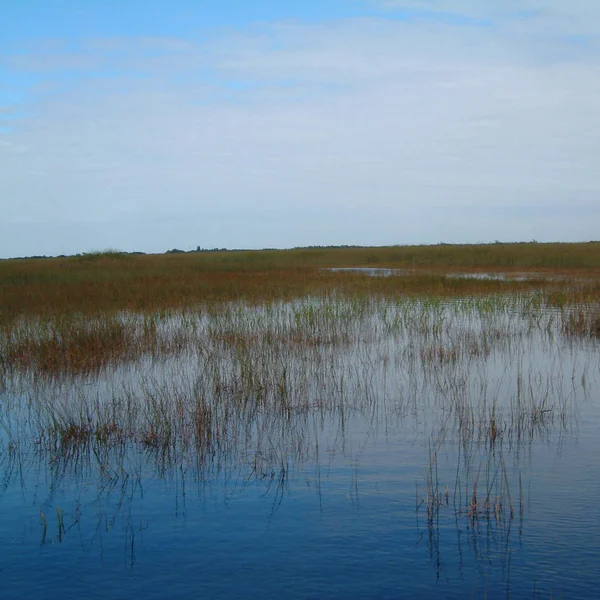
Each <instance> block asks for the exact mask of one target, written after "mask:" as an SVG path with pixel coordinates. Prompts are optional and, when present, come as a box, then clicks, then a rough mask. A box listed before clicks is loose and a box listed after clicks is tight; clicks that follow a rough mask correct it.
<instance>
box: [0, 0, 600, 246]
mask: <svg viewBox="0 0 600 600" xmlns="http://www.w3.org/2000/svg"><path fill="white" fill-rule="evenodd" d="M599 32H600V2H598V0H571V1H570V2H566V0H503V1H502V2H499V1H497V0H302V1H300V0H286V1H285V2H284V1H283V0H279V1H275V0H253V1H252V2H249V1H248V0H218V1H217V0H179V1H174V0H171V1H167V0H128V1H127V2H123V1H122V0H119V1H117V0H20V1H19V2H9V1H8V0H5V2H3V7H2V24H1V25H0V215H1V216H0V257H2V258H7V257H13V256H30V255H58V254H75V253H79V252H87V251H93V250H103V249H108V248H111V249H119V250H123V251H143V252H164V251H165V250H168V249H171V248H179V249H182V250H190V249H195V248H197V247H198V246H200V247H202V248H213V247H227V248H265V247H272V248H273V247H275V248H289V247H294V246H307V245H342V244H351V245H354V244H358V245H375V246H383V245H393V244H434V243H440V242H445V243H478V242H494V241H506V242H511V241H530V240H537V241H588V240H592V239H600V233H599V232H600V33H599Z"/></svg>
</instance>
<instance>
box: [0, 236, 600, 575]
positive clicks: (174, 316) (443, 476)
mask: <svg viewBox="0 0 600 600" xmlns="http://www.w3.org/2000/svg"><path fill="white" fill-rule="evenodd" d="M597 250H598V249H597V248H596V245H576V247H573V248H571V247H567V246H560V247H558V246H557V247H556V248H555V247H552V248H550V247H542V245H535V244H533V245H518V246H515V247H506V248H504V247H498V248H495V247H490V248H487V247H485V248H483V247H452V248H448V247H445V246H444V247H441V246H440V247H433V248H431V249H423V248H421V249H419V248H404V249H402V248H395V249H368V250H367V249H343V250H331V251H329V250H322V249H314V250H295V251H288V252H272V253H270V252H259V253H244V252H240V253H214V254H213V253H211V254H210V255H209V256H206V255H201V253H199V254H194V255H183V256H181V255H169V256H160V257H148V256H130V255H125V256H121V255H120V254H118V255H114V254H113V253H106V252H104V253H98V254H94V255H93V256H82V257H76V258H72V259H60V260H58V259H57V260H46V261H33V260H32V261H8V262H4V263H0V282H1V288H0V293H1V294H2V305H1V306H2V309H1V310H2V313H1V316H0V392H2V394H3V401H2V403H0V462H1V463H2V464H3V465H5V470H6V472H7V473H18V472H19V469H21V470H22V469H23V468H24V466H23V465H27V463H28V461H29V463H30V464H31V463H34V462H35V460H38V461H40V462H45V464H46V465H47V466H48V469H49V472H50V473H51V476H50V477H51V479H52V481H53V484H54V483H56V485H58V484H59V483H60V481H62V480H63V479H65V478H68V477H75V476H77V474H79V477H80V478H81V473H89V472H94V473H95V472H97V473H98V479H99V481H101V484H102V486H104V487H103V490H109V491H110V490H112V489H113V488H114V489H117V488H118V486H119V485H121V484H123V485H124V483H123V482H124V480H125V479H126V477H130V476H131V477H132V478H133V476H132V475H130V471H131V468H130V467H129V466H128V465H130V464H131V462H132V461H133V460H134V458H133V457H140V456H142V457H143V458H144V460H147V461H148V462H150V463H151V464H152V465H153V466H154V468H155V470H156V472H157V473H158V474H159V476H161V477H169V476H172V474H173V473H176V472H178V469H183V468H186V469H189V470H190V472H192V473H194V475H193V478H194V480H195V481H196V482H197V483H198V485H199V486H200V485H210V482H211V481H213V482H214V481H216V480H218V479H219V477H222V479H223V480H226V481H228V482H229V481H235V482H236V485H239V486H241V487H243V486H245V485H251V484H252V483H256V484H257V485H260V486H263V488H262V489H263V490H265V493H271V494H272V495H273V497H274V507H276V506H277V503H280V502H281V500H282V498H283V495H284V494H285V491H286V486H287V482H288V481H289V478H290V477H292V476H293V475H294V473H298V472H303V471H302V470H303V469H305V468H306V465H314V464H316V465H319V460H320V457H322V456H326V457H327V458H328V460H330V461H331V460H333V457H335V456H340V455H342V456H345V455H348V456H350V455H356V454H358V453H359V450H360V448H359V444H360V443H363V442H362V440H361V441H360V442H357V441H356V438H357V434H356V431H360V432H362V433H365V432H366V434H365V435H366V436H367V437H368V438H369V439H376V438H377V437H378V435H379V434H381V435H382V436H384V435H385V437H386V439H387V436H388V431H394V430H400V429H401V428H403V427H405V426H407V427H413V428H414V430H415V431H418V432H419V433H418V434H415V435H416V436H417V439H416V443H415V446H416V447H419V446H422V447H423V448H425V451H424V454H425V456H424V457H423V460H424V464H425V467H424V475H423V478H424V479H423V481H421V482H420V483H419V485H418V486H417V488H416V502H417V514H418V518H421V515H422V514H424V515H425V522H426V527H425V531H426V534H427V539H428V540H429V549H430V554H431V556H432V558H434V559H435V561H436V563H437V564H438V565H439V564H441V559H440V556H439V553H440V547H441V544H440V539H441V537H440V536H441V535H442V534H441V532H442V531H443V528H444V526H446V525H447V522H445V520H446V521H448V520H449V521H450V522H451V523H452V522H454V523H456V528H457V531H459V530H460V531H461V532H462V531H463V530H465V531H466V532H467V537H468V538H469V539H470V541H471V544H470V545H471V547H472V548H474V549H475V551H476V552H477V553H479V555H480V557H481V559H482V560H488V559H489V556H490V553H491V550H490V548H491V546H494V547H496V548H502V547H505V548H506V547H508V545H509V544H508V540H509V538H510V536H511V535H513V533H512V531H513V529H512V524H513V523H515V522H517V521H522V519H523V512H524V507H525V505H526V503H525V502H524V500H523V492H522V483H521V473H520V472H518V471H517V470H515V468H512V467H511V466H510V465H511V461H510V460H509V458H511V459H512V458H513V457H515V456H518V455H519V453H520V452H524V450H527V451H529V449H530V448H531V447H532V445H533V444H534V442H536V441H538V440H546V439H549V438H550V436H557V435H560V433H561V432H563V431H565V430H566V429H567V428H569V427H571V426H572V425H573V423H574V422H576V420H577V412H578V407H579V405H580V404H581V403H582V402H583V401H585V399H586V398H587V396H588V394H589V393H590V390H592V391H593V390H594V387H593V385H594V383H595V382H594V381H593V380H594V373H595V372H597V358H594V357H595V356H596V355H595V354H594V349H595V348H596V344H597V341H598V338H599V337H600V336H599V332H598V328H599V327H600V325H599V321H598V309H597V306H598V299H599V298H600V284H599V283H598V281H597V280H596V279H593V278H592V277H591V274H590V272H589V271H586V269H590V268H592V267H593V266H594V265H595V264H596V263H595V262H594V261H595V260H596V258H597V255H596V253H597ZM562 251H566V252H567V256H566V257H563V258H562V259H560V252H562ZM490 252H496V254H490ZM598 255H600V252H598ZM493 257H496V258H493ZM444 261H445V262H444ZM494 261H496V262H494ZM552 261H554V264H553V265H552V264H550V263H551V262H552ZM561 261H562V262H561ZM365 263H368V264H372V265H381V266H401V267H407V266H413V267H414V266H426V267H427V269H428V270H427V271H425V272H418V273H412V274H409V275H404V276H402V277H397V278H394V277H388V278H386V277H369V276H367V275H365V274H360V273H340V272H331V271H326V270H323V269H321V267H324V266H339V265H340V264H345V265H353V264H354V265H357V266H360V265H364V264H365ZM559 263H560V264H559ZM490 265H496V266H497V267H498V268H500V267H502V268H503V269H504V270H506V267H507V266H509V267H510V268H513V267H514V268H515V269H516V268H519V269H523V268H524V267H530V268H535V269H536V270H537V271H538V273H539V272H540V271H543V272H545V273H546V274H547V275H548V277H546V278H545V277H541V276H540V277H536V278H535V279H529V280H526V279H524V280H502V279H498V280H486V279H464V280H461V279H454V278H448V277H446V276H445V273H446V272H447V271H448V270H450V269H452V270H453V271H456V269H457V268H460V269H461V270H462V269H464V268H465V267H469V268H473V269H478V268H483V267H484V266H486V268H487V267H489V266H490ZM557 265H559V266H560V269H562V270H561V278H560V279H557V278H556V277H555V275H556V273H554V272H551V270H550V269H551V267H552V268H555V267H557ZM544 269H547V272H546V271H544ZM568 269H571V270H570V271H569V270H568ZM574 269H575V270H574ZM584 276H585V277H584ZM564 348H568V350H569V352H568V353H565V352H564ZM590 381H591V382H592V383H591V384H590V383H589V382H590ZM407 423H408V425H407ZM423 423H425V424H423ZM357 448H358V449H357ZM457 448H458V449H459V450H460V454H459V455H458V457H457V459H456V464H455V465H453V470H454V476H453V477H451V478H450V477H448V473H449V471H448V468H447V466H446V467H444V468H440V460H441V457H444V456H453V452H455V449H457ZM353 453H354V454H353ZM32 457H35V458H32ZM515 462H517V460H516V459H515ZM136 468H139V469H140V470H141V467H136ZM94 469H95V470H94ZM128 469H129V470H128ZM324 471H325V469H324ZM314 473H318V478H320V477H321V475H320V469H319V468H315V470H314ZM314 473H313V474H311V475H310V477H316V476H315V475H314ZM303 474H304V476H305V477H307V481H310V482H311V484H312V483H313V480H312V479H310V477H309V475H307V474H306V473H304V472H303ZM8 476H9V475H7V477H8ZM240 482H241V483H240ZM314 485H315V487H319V486H320V483H318V482H317V481H315V482H314ZM353 493H354V494H355V496H353V497H355V499H357V498H358V475H357V476H356V486H355V492H353ZM274 509H275V508H274ZM40 519H41V527H42V529H43V539H45V536H46V530H47V527H48V517H47V515H45V514H44V512H43V511H42V512H41V513H40ZM57 520H58V535H59V538H61V539H62V536H63V535H64V534H65V533H66V531H68V526H67V527H65V524H64V515H62V514H60V517H59V513H58V512H57ZM61 524H62V525H61ZM485 536H487V538H486V537H485ZM457 537H458V539H459V542H460V535H457ZM482 540H484V541H485V542H486V543H484V544H482V543H481V541H482ZM486 544H487V546H486ZM503 545H504V546H503Z"/></svg>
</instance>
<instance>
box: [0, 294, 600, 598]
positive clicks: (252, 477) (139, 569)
mask: <svg viewBox="0 0 600 600" xmlns="http://www.w3.org/2000/svg"><path fill="white" fill-rule="evenodd" d="M576 310H579V309H576V308H571V309H568V308H566V309H563V310H556V309H552V308H551V307H548V306H545V305H544V303H543V302H542V301H541V300H540V299H539V298H538V297H536V296H535V295H524V296H512V297H494V298H483V299H469V298H465V299H456V300H453V301H450V302H441V301H437V300H423V301H417V300H398V301H396V302H392V301H389V300H386V301H384V300H375V299H373V300H369V301H357V300H349V299H345V298H342V297H336V296H332V297H330V298H325V299H322V298H306V299H304V300H300V301H297V302H293V303H282V304H274V305H269V306H265V307H250V306H244V305H242V304H232V305H227V306H222V307H221V308H220V309H214V308H213V309H211V310H208V309H201V310H198V311H188V312H184V313H177V314H175V313H170V314H169V313H165V314H163V315H157V316H156V317H155V318H154V319H153V321H152V327H151V331H152V335H153V336H154V337H153V339H155V341H156V344H154V345H152V344H150V345H149V346H148V347H147V348H146V350H145V351H142V352H140V353H138V354H135V353H134V354H132V355H131V356H129V357H128V359H127V360H125V359H123V360H120V361H114V362H112V363H109V364H106V365H103V366H102V368H99V369H96V370H93V371H89V370H87V371H84V372H75V371H73V369H71V370H69V368H68V366H67V367H65V369H63V370H62V371H61V370H59V371H56V372H53V373H51V374H48V373H43V372H41V371H40V370H39V368H38V369H37V370H36V366H35V364H32V365H30V367H29V368H19V369H8V370H7V371H6V372H5V373H4V376H3V391H2V396H1V399H0V400H1V407H2V408H1V412H0V437H1V445H0V474H1V481H0V502H2V507H3V510H2V513H1V516H0V539H2V540H4V544H3V551H2V553H1V554H0V557H1V558H0V580H1V581H2V589H3V592H2V597H3V598H20V597H32V596H38V597H44V598H53V597H56V598H58V597H60V598H64V597H69V596H73V597H75V596H87V597H92V598H93V597H98V598H101V597H107V596H112V597H138V596H145V597H149V598H163V597H181V598H184V597H193V596H200V595H204V596H208V597H281V596H286V597H299V598H314V597H320V598H339V597H360V598H372V597H414V596H415V595H417V594H419V595H420V596H421V597H431V598H440V597H449V598H451V597H455V598H461V597H472V596H473V597H481V598H483V597H487V598H504V597H508V596H512V597H541V598H547V597H550V595H551V594H552V597H565V598H567V597H568V598H572V597H594V596H595V595H596V592H597V590H598V589H600V517H599V513H598V509H597V503H598V498H599V497H600V477H599V467H600V464H599V459H598V457H599V456H600V441H599V439H598V436H597V431H598V430H599V428H600V401H599V398H600V394H599V392H600V342H599V340H598V339H597V338H595V337H594V336H589V335H573V334H572V333H571V332H570V331H569V329H568V328H566V327H565V324H567V323H569V322H570V321H569V318H570V315H569V311H576ZM120 318H121V319H122V320H123V321H126V322H128V323H130V324H131V323H133V326H135V327H139V328H144V327H145V328H148V321H147V319H144V318H142V317H137V316H135V315H122V316H121V317H120ZM50 329H51V328H50ZM50 329H47V330H44V331H45V333H44V332H42V333H41V334H40V335H49V333H48V331H50ZM140 339H141V338H140ZM143 339H144V340H146V342H148V338H147V337H145V338H143ZM168 339H177V340H178V343H177V344H174V345H168V344H163V343H159V342H161V340H163V341H164V340H168ZM156 348H159V349H162V350H161V351H157V350H156ZM166 349H168V351H166ZM142 350H143V348H142Z"/></svg>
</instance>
